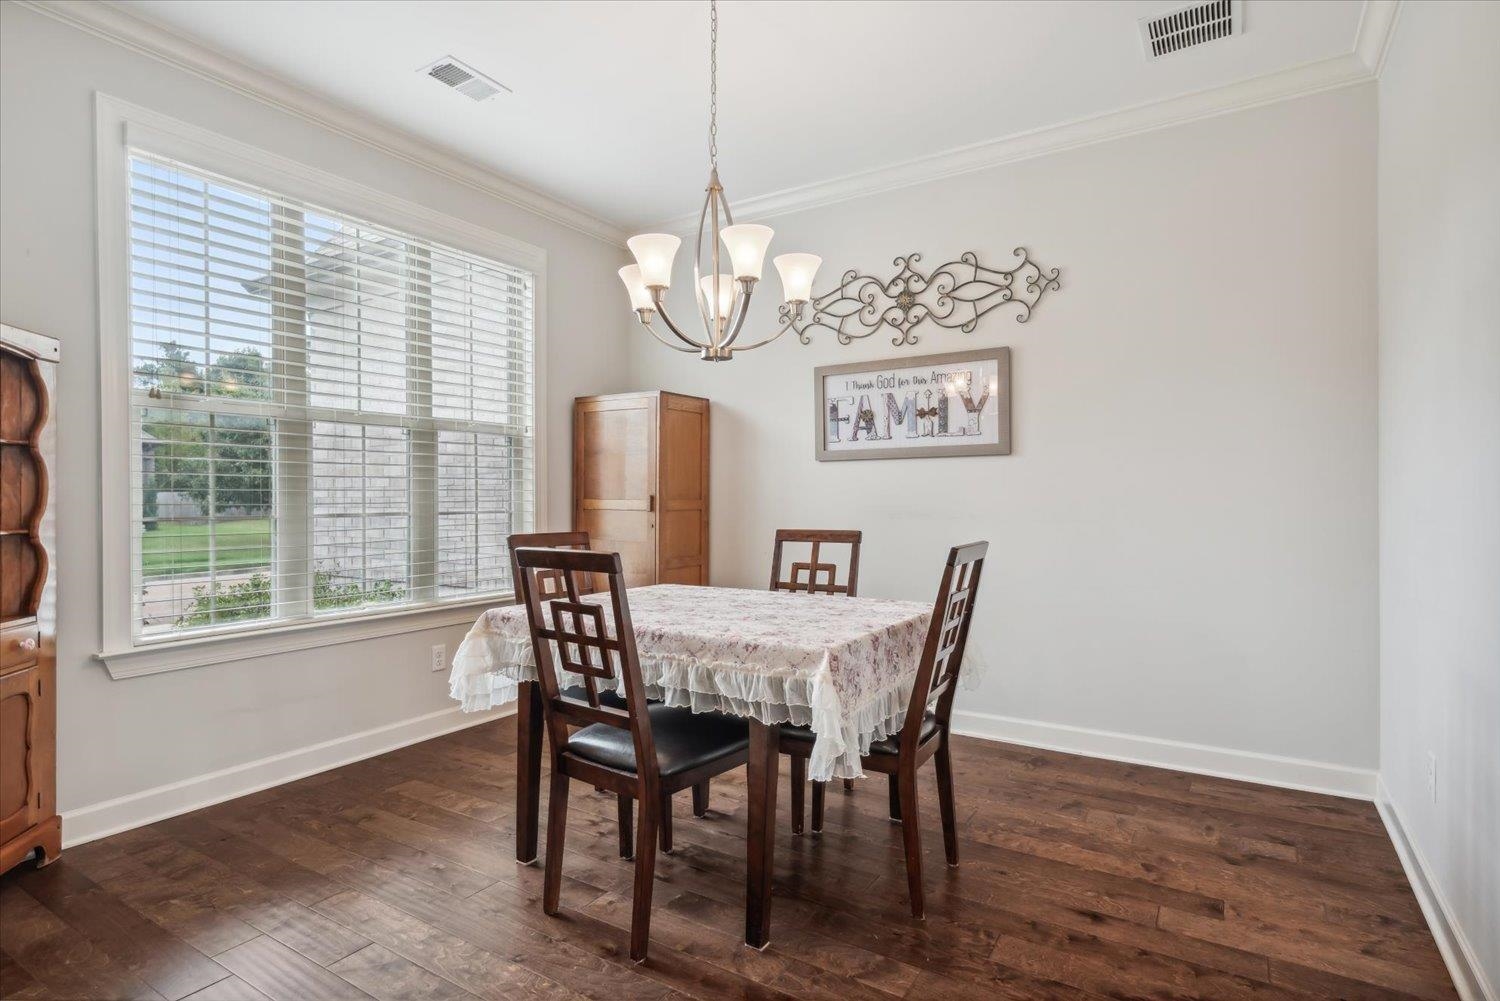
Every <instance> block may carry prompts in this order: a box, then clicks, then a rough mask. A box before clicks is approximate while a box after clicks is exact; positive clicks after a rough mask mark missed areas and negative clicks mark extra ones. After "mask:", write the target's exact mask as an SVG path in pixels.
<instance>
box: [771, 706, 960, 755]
mask: <svg viewBox="0 0 1500 1001" xmlns="http://www.w3.org/2000/svg"><path fill="white" fill-rule="evenodd" d="M937 731H938V720H937V716H935V715H933V714H932V713H927V714H926V715H924V716H923V717H922V737H921V739H922V740H926V739H927V738H928V737H931V736H932V735H933V734H935V733H937ZM781 739H782V740H800V741H806V742H807V743H809V744H811V743H812V742H813V741H814V740H816V739H817V736H816V735H815V734H814V733H813V732H812V731H811V730H809V729H808V728H807V727H805V726H793V725H792V724H791V723H783V724H781ZM870 753H871V754H900V753H901V732H900V731H899V730H898V731H896V732H895V733H893V734H891V735H890V736H889V737H886V738H885V739H884V740H877V741H874V742H873V743H871V744H870Z"/></svg>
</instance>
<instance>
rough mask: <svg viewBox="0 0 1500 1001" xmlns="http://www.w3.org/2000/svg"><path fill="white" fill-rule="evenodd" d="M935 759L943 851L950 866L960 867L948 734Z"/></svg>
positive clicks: (944, 737)
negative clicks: (941, 815)
mask: <svg viewBox="0 0 1500 1001" xmlns="http://www.w3.org/2000/svg"><path fill="white" fill-rule="evenodd" d="M934 757H936V759H937V781H938V807H939V809H941V810H942V813H943V851H944V852H945V853H946V854H947V856H948V864H949V865H958V822H957V820H956V818H955V810H954V803H953V762H952V760H950V759H949V757H948V737H947V735H946V734H945V735H944V736H943V743H942V744H941V745H940V746H939V747H938V749H937V754H936V755H934Z"/></svg>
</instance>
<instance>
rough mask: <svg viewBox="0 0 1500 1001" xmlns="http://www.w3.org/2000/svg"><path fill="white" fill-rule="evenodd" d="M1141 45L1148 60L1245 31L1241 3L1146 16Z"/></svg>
mask: <svg viewBox="0 0 1500 1001" xmlns="http://www.w3.org/2000/svg"><path fill="white" fill-rule="evenodd" d="M1140 24H1141V42H1142V43H1143V44H1144V45H1145V46H1146V58H1148V59H1160V58H1161V57H1162V56H1165V55H1169V54H1171V53H1173V52H1180V51H1182V50H1183V49H1186V48H1191V47H1192V46H1194V45H1202V44H1203V43H1204V42H1212V41H1214V40H1215V39H1218V38H1228V37H1229V36H1230V35H1238V34H1240V33H1242V32H1243V31H1244V30H1245V16H1244V10H1243V9H1242V0H1208V2H1207V3H1195V4H1193V5H1192V6H1190V7H1183V8H1180V9H1179V10H1174V11H1171V12H1170V13H1166V14H1158V15H1157V16H1156V17H1143V18H1141V21H1140Z"/></svg>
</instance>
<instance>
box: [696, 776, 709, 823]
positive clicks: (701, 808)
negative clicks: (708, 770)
mask: <svg viewBox="0 0 1500 1001" xmlns="http://www.w3.org/2000/svg"><path fill="white" fill-rule="evenodd" d="M709 781H710V780H709V779H704V780H703V781H702V782H699V783H698V784H697V785H695V786H693V816H695V817H706V816H708V783H709Z"/></svg>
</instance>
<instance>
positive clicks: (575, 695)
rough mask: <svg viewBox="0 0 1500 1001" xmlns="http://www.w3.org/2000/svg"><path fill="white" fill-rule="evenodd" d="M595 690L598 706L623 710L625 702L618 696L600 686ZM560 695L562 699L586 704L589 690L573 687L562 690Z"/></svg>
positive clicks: (578, 686) (580, 686) (577, 686)
mask: <svg viewBox="0 0 1500 1001" xmlns="http://www.w3.org/2000/svg"><path fill="white" fill-rule="evenodd" d="M596 690H597V691H598V692H599V704H600V705H601V706H609V707H610V708H611V709H624V708H625V700H624V699H622V698H620V696H619V695H617V694H615V692H614V690H613V689H608V688H605V687H603V686H600V687H599V688H598V689H596ZM562 694H563V698H565V699H575V700H577V701H579V702H587V701H588V700H589V690H588V689H587V688H584V687H583V686H582V685H574V686H573V687H572V688H564V689H563V691H562Z"/></svg>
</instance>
